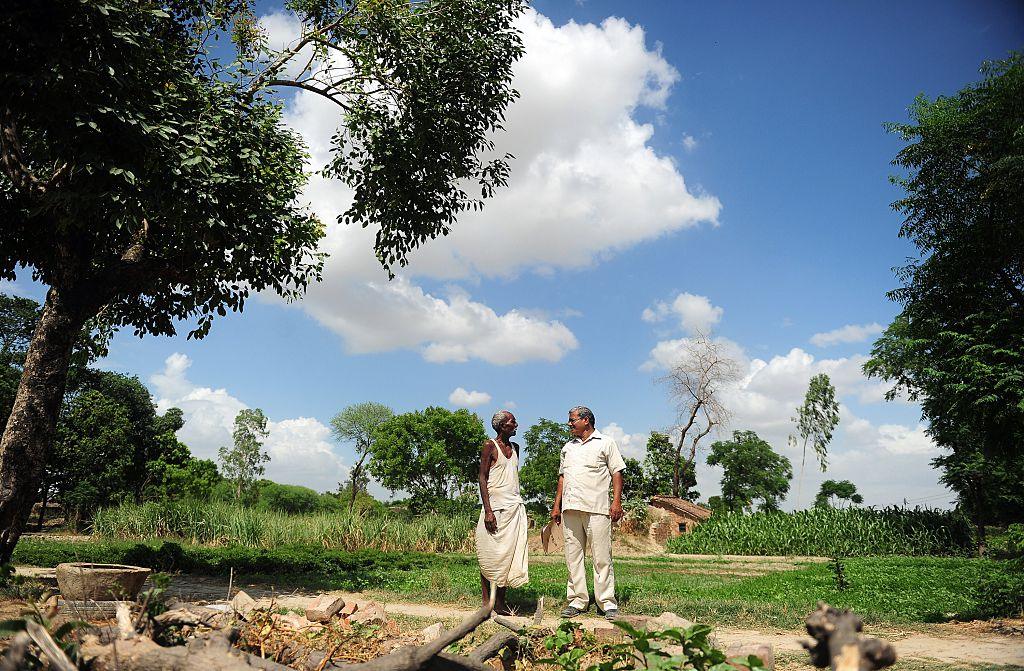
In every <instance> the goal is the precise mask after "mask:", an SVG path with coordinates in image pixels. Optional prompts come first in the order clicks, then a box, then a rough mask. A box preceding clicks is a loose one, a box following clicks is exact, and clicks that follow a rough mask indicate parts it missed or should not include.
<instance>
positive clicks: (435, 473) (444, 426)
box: [369, 407, 487, 510]
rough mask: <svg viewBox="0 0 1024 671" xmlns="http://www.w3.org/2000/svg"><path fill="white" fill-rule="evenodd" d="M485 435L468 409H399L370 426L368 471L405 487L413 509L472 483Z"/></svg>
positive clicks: (397, 487)
mask: <svg viewBox="0 0 1024 671" xmlns="http://www.w3.org/2000/svg"><path fill="white" fill-rule="evenodd" d="M485 440H487V434H486V433H485V432H484V426H483V424H482V423H481V421H480V418H479V417H477V416H476V415H475V414H473V413H471V412H469V411H468V410H456V411H454V412H453V411H451V410H447V409H445V408H438V407H429V408H427V409H425V410H423V411H419V412H409V413H405V414H403V415H397V416H395V417H393V418H391V419H390V420H388V421H386V422H384V423H383V424H381V425H380V426H379V427H377V430H376V431H375V432H374V440H373V447H372V453H371V455H370V462H369V467H370V472H371V473H373V475H374V476H375V477H376V478H377V479H378V480H379V481H380V483H381V484H382V485H384V486H385V487H387V488H388V489H390V490H392V491H397V490H404V491H406V492H409V494H410V495H411V499H412V501H411V503H412V507H413V508H414V509H416V510H421V509H433V508H434V507H435V506H437V505H438V504H439V503H440V502H442V501H447V500H450V499H454V498H456V497H457V496H458V495H459V494H461V493H463V492H464V491H466V490H467V489H469V488H470V487H471V486H472V485H473V484H475V483H476V481H477V477H478V475H479V469H480V446H481V445H482V444H483V443H484V441H485Z"/></svg>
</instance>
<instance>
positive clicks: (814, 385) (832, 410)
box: [789, 373, 839, 506]
mask: <svg viewBox="0 0 1024 671" xmlns="http://www.w3.org/2000/svg"><path fill="white" fill-rule="evenodd" d="M793 422H794V423H795V424H796V430H797V434H799V437H800V438H801V439H802V440H803V444H802V448H803V449H802V451H801V452H800V476H799V477H798V478H797V481H796V482H797V486H796V504H797V505H798V506H799V505H800V496H801V494H802V489H803V481H804V463H805V462H806V460H807V443H810V444H811V448H812V449H813V450H814V454H815V456H817V457H818V465H819V466H821V471H822V472H823V473H824V472H825V469H827V468H828V444H829V443H830V442H832V432H833V431H835V428H836V425H837V424H839V404H838V403H837V402H836V389H835V387H833V386H832V381H831V380H829V378H828V375H826V374H825V373H819V374H817V375H815V376H814V377H812V378H811V381H810V383H808V385H807V393H806V394H804V402H803V405H801V406H800V407H798V408H797V409H796V417H794V418H793ZM789 440H790V444H795V443H796V442H797V437H796V436H790V437H789Z"/></svg>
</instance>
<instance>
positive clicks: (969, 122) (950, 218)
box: [864, 53, 1024, 552]
mask: <svg viewBox="0 0 1024 671" xmlns="http://www.w3.org/2000/svg"><path fill="white" fill-rule="evenodd" d="M982 72H983V75H984V79H983V80H982V81H981V82H978V83H976V84H972V85H970V86H967V87H966V88H964V89H963V90H961V91H960V92H959V93H957V94H955V95H952V96H940V97H938V98H936V99H935V100H929V99H928V98H925V97H923V96H921V97H919V98H918V99H917V100H916V101H915V102H914V104H913V106H912V107H911V108H910V116H911V120H910V122H909V123H901V124H892V125H891V126H890V130H891V131H892V132H895V133H897V134H899V135H900V136H901V137H902V139H903V140H904V141H905V142H906V143H907V145H906V146H905V147H904V148H903V149H902V150H900V152H899V154H897V156H896V159H895V160H894V164H895V165H896V166H897V167H899V168H900V169H901V170H902V173H903V174H902V175H901V176H899V177H895V178H894V181H895V183H896V184H898V185H899V186H901V187H902V188H903V189H904V191H905V192H906V193H905V195H904V197H903V198H901V199H900V200H898V201H896V202H895V203H894V204H893V207H894V208H895V209H896V210H897V211H898V212H900V213H901V214H902V215H903V216H904V221H903V224H902V226H901V227H900V231H899V234H900V236H901V237H903V238H906V239H908V240H910V241H911V242H912V243H913V244H914V245H915V246H916V247H917V250H918V255H917V257H916V258H913V259H911V260H910V261H909V262H908V264H907V265H906V266H904V267H902V268H900V269H898V272H897V278H898V279H899V281H900V284H901V286H900V287H898V288H897V289H894V290H893V291H891V292H889V294H888V296H889V298H890V299H891V300H894V301H896V302H898V303H899V304H900V305H901V306H902V310H901V312H900V314H899V315H897V317H896V318H895V319H894V320H893V322H892V324H890V325H889V327H888V328H887V329H886V330H885V332H884V333H883V334H882V336H881V337H880V338H879V339H878V340H877V341H876V342H875V345H874V347H873V349H872V352H871V354H872V357H871V359H870V360H869V361H868V362H867V363H866V364H865V367H864V369H865V371H866V372H867V373H868V374H869V375H873V376H877V377H880V378H882V379H884V380H887V381H890V382H892V383H894V386H893V388H892V390H891V391H890V393H889V398H890V399H891V398H895V397H896V395H897V394H901V393H906V394H907V395H908V396H909V397H910V398H911V399H913V400H917V401H920V403H921V411H922V415H923V418H924V420H925V421H926V422H927V425H928V427H927V432H928V435H929V436H931V438H932V439H933V440H934V441H935V442H936V444H937V445H938V446H939V447H941V448H943V449H944V450H946V451H947V453H946V454H943V455H942V456H940V457H938V458H936V459H935V460H934V461H933V463H934V464H935V465H936V466H937V467H939V468H941V469H942V471H943V474H942V481H943V482H944V483H945V484H946V485H948V486H949V487H951V488H952V489H953V490H955V491H956V492H957V495H958V497H959V501H960V505H961V506H962V507H963V508H964V509H965V510H966V511H967V512H968V513H969V514H970V515H971V516H972V518H973V520H974V522H975V525H976V528H977V533H978V542H979V551H981V552H984V544H985V525H986V524H991V523H997V522H1011V521H1019V520H1022V519H1024V493H1022V490H1021V487H1020V483H1021V482H1022V481H1024V459H1022V447H1021V446H1022V445H1024V375H1022V374H1021V371H1024V188H1021V185H1022V184H1024V56H1022V55H1021V54H1019V53H1018V54H1012V55H1011V56H1010V57H1009V58H1008V59H1006V60H1004V61H999V62H992V63H986V64H985V65H984V66H983V68H982Z"/></svg>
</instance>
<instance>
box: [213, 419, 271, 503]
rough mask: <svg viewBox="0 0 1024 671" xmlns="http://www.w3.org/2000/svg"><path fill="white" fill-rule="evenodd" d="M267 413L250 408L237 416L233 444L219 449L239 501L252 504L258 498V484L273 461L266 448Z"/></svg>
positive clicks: (226, 475)
mask: <svg viewBox="0 0 1024 671" xmlns="http://www.w3.org/2000/svg"><path fill="white" fill-rule="evenodd" d="M268 434H269V432H268V431H267V416H266V415H264V414H263V411H262V410H260V409H259V408H246V409H244V410H240V411H239V413H238V414H237V415H235V430H234V431H232V432H231V438H232V444H231V445H230V446H223V447H221V448H220V449H219V450H218V451H217V455H218V457H219V458H220V464H221V470H222V471H223V472H224V477H225V478H227V479H228V480H230V481H231V482H232V484H233V485H234V490H235V502H236V503H252V502H253V501H254V500H255V498H256V485H257V484H258V483H259V480H260V478H262V477H263V473H264V472H265V471H266V468H265V467H264V466H263V464H265V463H266V462H268V461H270V455H269V454H267V453H266V452H264V451H263V441H264V440H266V438H267V435H268Z"/></svg>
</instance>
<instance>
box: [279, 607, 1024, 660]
mask: <svg viewBox="0 0 1024 671" xmlns="http://www.w3.org/2000/svg"><path fill="white" fill-rule="evenodd" d="M331 594H338V595H340V596H342V597H343V598H344V599H345V600H346V601H347V602H356V603H358V604H360V605H362V604H365V603H368V602H369V599H367V597H366V596H365V595H363V594H354V593H350V592H331ZM263 598H264V599H269V597H267V596H264V597H263ZM309 599H310V595H308V594H302V595H300V594H292V595H278V596H275V597H273V600H274V603H275V605H276V606H277V607H279V608H295V609H301V608H304V607H305V606H306V604H307V603H308V602H309ZM383 606H384V610H385V611H387V612H388V613H394V614H400V615H410V616H414V617H423V618H429V619H436V620H444V619H449V618H451V619H461V618H464V617H467V616H468V615H470V614H471V613H472V611H471V610H468V609H465V608H458V607H454V606H451V605H448V604H426V603H408V602H402V601H388V602H384V603H383ZM578 621H579V622H580V624H582V625H583V626H584V627H586V628H587V629H595V628H604V627H608V626H609V624H608V622H606V621H605V620H604V619H603V618H599V617H593V616H591V617H587V616H583V617H580V618H578ZM522 622H523V624H524V625H527V624H529V623H530V622H531V620H530V619H529V618H525V617H524V618H522ZM558 623H559V619H558V618H556V617H545V618H544V625H546V626H550V627H557V626H558ZM965 629H968V630H967V631H957V627H956V625H938V626H936V627H935V629H934V632H920V631H919V632H912V633H909V634H905V633H903V632H886V631H868V632H867V633H868V634H870V635H874V636H878V637H879V638H883V639H887V640H890V641H892V643H893V645H894V646H896V653H897V654H898V655H899V657H900V658H901V659H922V660H937V661H941V662H950V663H952V662H962V663H974V664H982V663H987V664H1017V665H1024V637H1021V636H1005V635H1000V634H996V633H992V632H984V631H979V630H978V627H976V626H974V627H965ZM714 636H715V638H716V639H717V641H718V644H719V646H721V647H723V648H725V647H729V646H731V645H733V644H754V643H770V644H771V645H772V646H773V647H774V649H775V650H776V651H777V652H783V651H788V652H794V651H796V652H801V651H803V648H802V647H801V645H800V641H802V640H806V639H807V636H806V634H805V633H804V632H803V631H782V630H778V629H765V630H757V629H735V628H732V627H715V634H714Z"/></svg>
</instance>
